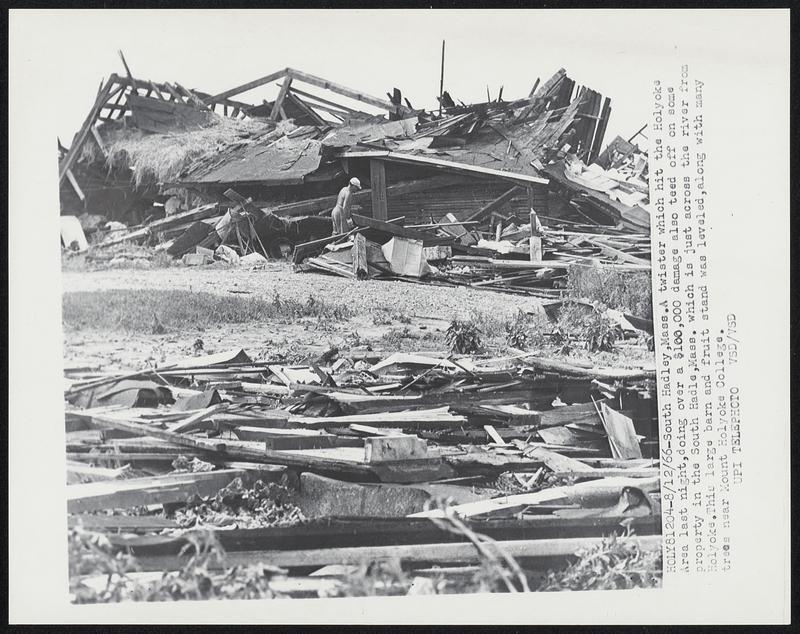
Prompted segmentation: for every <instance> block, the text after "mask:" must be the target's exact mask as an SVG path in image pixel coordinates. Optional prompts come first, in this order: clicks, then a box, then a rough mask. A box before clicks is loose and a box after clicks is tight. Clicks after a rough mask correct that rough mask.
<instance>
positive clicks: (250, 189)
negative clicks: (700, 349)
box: [59, 65, 661, 601]
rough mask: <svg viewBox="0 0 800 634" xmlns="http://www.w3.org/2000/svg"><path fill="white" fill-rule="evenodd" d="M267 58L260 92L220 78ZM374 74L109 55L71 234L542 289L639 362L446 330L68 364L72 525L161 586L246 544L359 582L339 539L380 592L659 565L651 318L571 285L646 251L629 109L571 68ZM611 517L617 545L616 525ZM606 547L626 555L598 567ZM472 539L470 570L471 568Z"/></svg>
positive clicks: (264, 556)
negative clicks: (582, 564) (600, 303)
mask: <svg viewBox="0 0 800 634" xmlns="http://www.w3.org/2000/svg"><path fill="white" fill-rule="evenodd" d="M126 70H127V65H126ZM275 82H277V83H278V85H279V86H280V88H279V92H278V96H277V98H276V99H275V100H274V101H271V102H263V103H261V104H248V103H246V102H244V101H240V100H239V99H241V98H242V97H241V95H242V94H244V93H246V92H247V91H249V90H252V89H254V88H257V87H259V86H264V85H267V84H271V83H275ZM314 89H316V90H317V91H318V92H317V93H315V92H312V91H313V90H314ZM319 91H327V92H326V93H325V95H324V96H323V95H321V94H318V93H319ZM387 97H388V99H383V98H377V97H373V96H370V95H366V94H364V93H362V92H360V91H358V90H354V89H351V88H348V87H346V86H342V85H340V84H337V83H334V82H331V81H328V80H326V79H323V78H319V77H316V76H313V75H310V74H308V73H304V72H301V71H297V70H294V69H291V68H287V69H283V70H281V71H278V72H276V73H272V74H270V75H267V76H265V77H261V78H259V79H256V80H254V81H252V82H249V83H247V84H245V85H242V86H238V87H236V88H232V89H231V90H227V91H225V92H223V93H220V94H216V95H212V94H209V93H206V92H202V91H200V90H189V89H186V88H184V87H183V86H181V85H180V84H177V83H172V84H170V83H162V84H159V83H155V82H152V81H146V80H141V79H135V78H134V77H133V76H132V74H131V73H130V72H129V71H128V72H127V73H126V76H125V77H120V76H117V75H112V76H111V78H109V80H108V81H107V82H106V83H105V84H103V85H102V86H101V88H100V91H99V93H98V95H97V99H96V101H95V104H94V106H93V108H92V109H91V111H90V112H89V115H88V116H87V118H86V121H85V122H84V125H83V126H82V127H81V129H80V130H79V132H78V134H77V135H76V137H75V139H74V140H73V142H72V144H71V146H70V148H69V149H66V148H60V169H59V175H60V178H61V179H62V180H61V194H62V196H61V201H62V242H63V245H64V249H65V252H66V253H67V256H69V254H70V253H72V252H74V251H77V252H81V253H84V254H85V255H86V257H87V258H91V259H94V260H96V261H109V260H112V263H113V261H115V260H118V259H125V257H126V253H125V251H124V249H125V247H126V245H131V244H134V243H138V244H140V245H147V246H149V247H152V248H153V249H154V250H155V251H162V252H165V253H166V254H168V255H169V256H171V257H172V258H174V261H175V263H176V265H186V266H203V265H206V264H211V263H212V262H217V263H220V262H224V263H226V264H227V265H230V266H236V267H248V268H258V267H259V266H261V265H262V264H263V263H264V262H266V260H267V259H268V258H273V259H291V261H292V263H293V270H294V272H295V273H296V274H298V275H300V274H303V273H304V272H315V273H322V274H326V275H337V276H341V277H345V278H348V279H355V280H361V279H366V278H373V279H384V280H393V281H402V282H413V283H419V284H435V285H449V286H454V285H456V286H469V287H471V288H476V289H483V290H487V291H495V292H504V293H515V294H523V295H528V296H534V297H541V298H544V299H546V300H548V301H547V303H544V304H543V310H544V312H545V313H546V316H547V318H548V319H550V320H551V321H552V322H553V323H554V324H555V323H557V322H558V320H559V315H560V313H562V312H567V311H573V312H575V311H577V312H582V311H583V312H585V313H587V314H589V315H591V316H593V317H597V316H598V315H599V316H600V317H602V319H604V320H611V321H612V322H613V326H614V332H615V333H616V334H615V337H617V336H618V340H619V341H620V342H623V343H625V342H627V343H629V344H632V345H633V346H638V348H640V349H641V351H642V353H643V354H642V356H641V357H638V358H636V359H635V362H636V365H637V366H638V367H631V363H626V364H625V367H607V366H606V365H603V364H602V363H601V362H598V363H589V362H585V361H580V360H576V359H565V358H563V357H558V358H556V357H555V356H546V355H543V354H542V353H541V351H530V350H519V349H514V347H512V349H511V350H509V351H507V354H505V355H503V356H497V355H487V354H483V355H481V354H478V352H477V351H476V350H474V349H470V346H469V345H466V344H463V342H462V343H458V344H457V345H453V346H451V351H450V354H449V355H447V354H442V355H438V356H437V355H432V354H407V353H402V352H397V351H391V350H371V349H361V350H356V349H351V350H347V351H345V350H342V351H339V350H333V349H332V350H331V351H330V354H327V353H326V354H325V355H323V356H322V357H320V358H317V359H314V360H309V362H308V363H305V364H302V365H296V364H288V363H286V362H285V361H284V360H282V359H280V358H273V359H268V360H255V359H254V358H253V357H251V356H250V355H248V353H247V352H246V351H245V350H243V349H234V350H229V351H226V352H223V353H218V354H213V355H207V356H200V352H202V351H201V350H198V355H197V356H195V357H192V358H189V359H184V360H182V361H178V362H176V363H173V364H169V365H166V366H163V367H158V368H143V369H141V370H140V371H137V372H133V373H119V372H110V373H109V372H97V371H94V370H92V369H87V368H74V369H71V370H70V371H69V372H68V376H67V377H66V379H67V389H66V391H65V401H66V403H67V415H66V426H67V455H68V460H69V462H68V473H69V476H70V478H71V482H72V484H71V486H70V488H69V500H68V511H69V513H70V525H71V526H72V527H73V528H77V527H80V528H81V530H88V531H96V532H100V533H103V534H104V535H105V536H106V543H105V546H104V548H105V549H106V550H107V552H106V555H108V557H117V558H119V557H121V555H122V553H127V554H128V555H132V556H134V557H135V558H136V561H137V562H138V564H137V565H138V572H136V573H130V575H134V576H135V575H140V576H139V577H136V578H137V579H143V580H146V581H147V582H148V583H149V582H153V583H161V584H162V590H163V584H164V583H165V580H168V579H173V577H169V576H168V575H164V576H162V572H163V571H170V574H172V575H178V576H179V577H180V576H181V575H188V574H192V575H195V574H196V572H187V571H196V569H197V566H198V561H200V560H202V569H203V571H204V572H203V574H205V575H208V581H207V582H208V583H210V584H212V586H214V587H216V585H219V586H220V587H222V586H224V585H225V584H227V583H228V582H227V581H226V579H228V580H229V579H230V577H229V576H228V577H226V576H225V575H226V574H228V573H225V572H224V569H226V568H227V567H229V566H231V565H240V566H246V565H248V564H253V563H258V564H259V565H262V566H265V568H263V569H262V570H261V571H260V572H259V575H260V576H259V579H261V581H260V582H259V583H261V584H262V585H259V586H258V588H259V589H258V590H252V594H249V595H247V596H292V597H307V596H330V595H337V594H357V593H358V592H364V589H363V588H361V590H358V589H354V587H353V584H354V582H353V578H354V575H356V573H357V569H358V566H359V565H362V564H364V563H365V562H379V563H381V562H383V563H384V564H385V562H386V561H388V560H397V561H400V562H402V566H401V567H399V568H397V569H395V570H393V571H392V572H391V574H389V573H387V572H386V570H383V569H381V567H380V566H377V567H374V568H370V569H369V570H370V571H371V572H369V574H367V573H364V570H363V569H362V570H361V572H360V573H358V574H362V575H363V574H367V576H368V577H369V582H370V584H373V585H374V587H375V588H377V587H379V586H380V587H382V588H384V590H383V591H378V590H375V593H387V594H392V593H395V594H397V593H400V594H406V593H411V592H458V591H464V590H465V588H468V587H470V588H471V587H477V586H480V587H481V588H483V589H499V590H504V591H512V592H513V591H523V590H530V589H573V588H575V589H585V587H582V586H580V583H582V582H579V581H575V582H574V583H573V581H569V580H567V578H566V577H563V576H556V577H553V576H552V575H551V576H548V573H547V571H548V570H550V569H552V568H554V567H555V568H557V569H563V568H564V566H565V565H566V563H567V562H574V557H573V555H574V554H575V553H576V551H577V550H579V549H589V550H591V549H596V548H599V549H600V551H601V554H602V557H600V558H599V559H601V560H602V561H601V563H599V564H598V563H596V562H595V563H593V564H591V565H592V566H595V567H594V568H593V570H594V572H592V575H594V574H596V572H597V566H600V567H603V579H604V581H603V582H602V583H600V582H598V585H597V587H604V588H610V587H633V586H644V585H652V584H651V583H650V582H651V581H652V579H651V578H650V577H652V576H653V575H655V576H658V573H660V569H659V571H658V572H656V573H654V572H653V570H654V567H653V566H652V565H651V564H652V562H653V561H654V560H655V558H657V556H658V555H657V553H658V552H659V548H660V536H659V535H660V526H661V510H660V489H659V484H660V480H659V460H658V457H659V445H658V426H657V404H656V392H655V369H654V365H653V364H652V361H651V359H650V358H649V357H647V358H646V359H644V360H643V359H642V357H644V356H646V354H647V345H646V343H643V342H648V343H651V342H652V332H653V326H652V316H651V314H650V312H649V310H633V309H631V310H610V309H608V308H606V307H597V306H595V305H592V304H591V303H589V302H580V301H575V300H574V298H573V299H571V300H570V301H569V302H566V301H565V300H566V296H565V289H566V287H567V284H568V278H569V275H570V271H573V272H574V270H576V269H582V270H585V271H588V272H592V273H598V272H599V273H604V272H612V273H614V274H628V273H631V274H642V273H644V274H646V275H649V271H650V238H649V226H650V224H649V223H650V221H649V218H650V214H649V211H648V185H647V178H648V166H647V155H646V153H645V152H644V151H642V150H641V149H640V148H639V147H638V146H637V145H636V144H635V143H634V142H633V141H635V139H636V137H637V136H639V135H641V133H642V130H640V131H639V132H637V134H636V135H634V137H632V138H630V139H628V140H625V139H622V138H619V137H617V138H615V139H614V140H612V141H611V143H608V144H606V145H604V137H605V131H606V127H607V125H608V120H609V117H610V114H611V102H610V99H609V98H608V97H604V96H602V95H600V94H599V93H597V92H595V91H593V90H592V89H590V88H588V87H584V86H579V85H577V84H576V82H575V81H574V80H572V79H570V78H569V77H568V76H567V74H566V72H565V71H564V70H563V69H561V70H559V71H558V72H557V73H555V74H554V75H553V76H552V77H550V78H549V79H547V80H546V81H544V82H542V83H540V82H539V81H538V80H537V81H536V83H535V84H534V86H533V88H532V90H531V91H530V93H529V94H528V96H526V97H522V98H519V99H514V100H511V101H507V100H504V99H503V96H502V91H500V94H498V95H497V97H496V98H495V99H491V98H487V101H486V102H484V103H479V104H471V105H467V104H463V103H456V102H455V100H454V99H453V98H452V97H451V96H450V95H449V94H448V93H447V92H442V94H441V96H440V108H438V109H436V110H434V111H426V110H423V109H416V108H414V106H413V105H412V103H411V102H410V101H409V100H408V99H406V98H403V96H402V93H401V92H400V90H398V89H394V90H393V91H392V92H391V93H389V94H387ZM487 97H488V95H487ZM342 98H347V99H348V100H350V101H351V102H352V101H355V102H358V103H362V104H364V105H365V106H368V107H369V109H370V110H374V109H379V110H382V111H383V113H384V114H381V115H375V114H370V113H368V112H363V111H360V110H358V109H355V108H353V107H351V106H347V105H343V104H342V103H341V100H342ZM353 177H356V178H358V179H359V180H360V181H361V182H362V183H365V184H367V183H368V186H367V187H364V189H362V190H361V191H358V192H355V193H354V194H353V200H354V205H353V221H354V224H353V228H352V230H351V231H349V232H347V233H344V234H339V235H332V223H331V219H330V216H329V213H330V211H331V209H332V207H333V206H334V204H335V201H336V193H337V192H338V191H339V189H340V188H341V187H342V186H343V185H346V184H347V182H348V181H349V179H351V178H353ZM120 249H121V250H120ZM133 257H137V258H141V257H142V255H141V253H140V252H137V254H136V255H135V256H133ZM286 270H287V271H288V270H289V269H288V265H286ZM648 289H649V284H648ZM648 303H649V295H648ZM565 308H566V310H565ZM448 332H449V331H448ZM453 332H454V340H456V341H457V340H458V338H459V336H463V333H462V334H461V335H459V333H458V332H457V329H456V330H454V331H453ZM467 338H468V337H467ZM615 340H616V339H615ZM467 343H468V342H467ZM568 343H569V342H568V341H567V340H566V339H565V341H564V343H563V346H562V347H563V348H564V349H566V347H567V346H568ZM462 344H463V345H462ZM514 345H515V346H516V344H514ZM519 345H520V347H524V346H523V344H522V343H520V344H519ZM509 346H510V347H511V344H509ZM613 346H614V342H613V341H611V343H609V342H607V341H605V340H602V341H599V342H598V343H597V347H596V350H605V351H608V350H609V349H611V348H613ZM461 348H463V349H461ZM650 349H652V348H650ZM603 359H604V360H606V361H607V358H605V357H604V358H603ZM628 361H630V360H628ZM130 472H135V473H136V475H137V476H139V477H132V478H129V477H127V475H126V474H129V473H130ZM445 499H449V502H444V501H443V500H445ZM208 527H211V528H215V529H219V530H218V531H217V533H216V536H215V537H214V538H213V543H214V544H215V546H214V548H216V547H217V546H219V547H220V548H221V549H223V550H224V551H225V552H226V553H227V554H226V557H227V558H226V559H225V560H224V562H223V561H222V560H220V561H212V559H211V558H209V557H207V556H206V555H207V553H206V555H203V556H202V557H201V556H200V555H201V554H200V550H201V548H200V547H199V546H198V543H199V542H198V541H197V540H198V539H199V538H197V537H195V536H193V535H194V533H192V532H191V531H193V530H196V529H198V528H208ZM621 527H625V529H624V530H623V529H621ZM223 529H224V530H223ZM631 530H633V531H634V532H635V533H636V535H637V536H638V537H639V539H638V541H636V542H635V545H631V544H630V543H628V542H619V543H618V542H614V541H612V542H611V545H610V546H609V543H608V542H607V538H608V536H609V535H611V534H616V533H620V532H625V531H631ZM76 535H77V536H74V538H75V539H76V540H77V542H78V545H77V546H76V547H77V548H79V549H83V550H84V551H86V550H91V548H92V547H93V546H92V544H91V543H90V542H88V541H86V539H85V538H84V537H82V535H83V533H77V534H76ZM204 539H206V538H204ZM81 540H84V541H81ZM203 543H204V544H206V546H207V545H208V542H203ZM192 544H194V546H195V548H196V549H197V552H196V553H195V555H194V556H191V553H187V546H190V545H192ZM204 548H205V547H204ZM609 549H610V550H609ZM92 552H93V553H94V551H92ZM204 552H205V551H204ZM95 554H96V553H95ZM603 558H605V559H603ZM117 560H118V559H117ZM117 560H114V561H117ZM592 561H594V560H592ZM517 562H519V564H520V565H521V566H522V568H520V567H519V566H518V565H517ZM603 562H605V563H603ZM631 562H633V563H632V564H631ZM642 562H646V564H647V565H646V566H644V567H643V568H642V569H641V570H640V569H638V568H636V566H638V565H640V564H642ZM623 564H624V566H628V565H633V566H634V569H635V572H633V573H631V572H630V570H631V568H629V567H625V570H624V572H620V573H619V574H617V573H616V572H614V570H617V568H615V566H617V565H620V566H623ZM381 565H383V564H381ZM642 565H644V564H642ZM487 567H488V568H490V569H491V570H492V571H493V573H492V574H493V575H494V576H493V577H492V581H491V582H488V585H487V583H483V582H481V583H479V584H477V586H475V585H474V584H473V585H470V584H471V583H472V582H471V581H470V582H469V583H467V582H466V581H465V579H469V580H474V579H476V578H478V577H480V575H484V574H485V573H486V569H487ZM267 568H268V569H269V570H268V571H267ZM523 569H524V570H523ZM115 570H117V572H116V573H115V574H117V575H118V576H117V577H116V578H115V581H114V584H116V585H114V586H113V588H114V589H112V590H110V589H109V588H112V584H111V581H110V580H111V578H112V577H111V576H110V575H108V576H106V577H104V578H100V579H98V578H94V579H91V578H87V575H85V574H84V575H83V576H81V574H80V570H78V569H77V568H76V573H75V575H73V576H74V579H73V580H74V581H75V585H74V586H73V592H74V598H75V600H87V601H97V600H111V599H109V598H108V597H117V600H118V599H119V597H121V596H122V597H126V598H131V597H133V596H134V595H136V592H134V591H132V590H130V589H125V588H123V586H124V585H125V584H126V583H128V581H129V580H130V579H131V578H133V577H132V576H130V575H129V573H128V572H120V571H119V570H118V569H115ZM375 570H378V573H375ZM381 570H382V571H381ZM231 574H232V573H231ZM126 575H128V576H126ZM148 575H150V576H148ZM152 575H155V577H154V576H152ZM356 576H357V575H356ZM156 577H157V578H158V579H160V581H157V580H156ZM574 577H575V578H578V577H580V574H579V573H578V572H576V573H575V575H574ZM181 578H183V577H181ZM481 578H482V577H481ZM214 584H216V585H214ZM381 584H383V585H381ZM387 588H388V589H387ZM420 588H422V589H420ZM153 592H155V594H150V595H143V596H158V597H161V595H160V594H158V592H161V590H159V591H158V592H156V591H153ZM115 593H116V594H115ZM136 596H139V595H136ZM170 596H171V597H172V598H176V596H175V594H174V593H172V594H171V595H170ZM235 596H237V597H239V596H244V595H238V594H237V595H235ZM177 598H204V596H201V595H196V596H195V595H191V596H189V595H184V594H182V595H180V596H179V597H177Z"/></svg>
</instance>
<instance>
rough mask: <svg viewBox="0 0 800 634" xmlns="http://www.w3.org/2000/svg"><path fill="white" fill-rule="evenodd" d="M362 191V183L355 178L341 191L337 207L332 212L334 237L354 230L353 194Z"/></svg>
mask: <svg viewBox="0 0 800 634" xmlns="http://www.w3.org/2000/svg"><path fill="white" fill-rule="evenodd" d="M359 189H361V181H360V180H358V179H357V178H355V177H353V178H351V179H350V183H349V184H347V185H346V186H345V187H342V189H341V190H340V191H339V196H337V198H336V206H335V207H334V208H333V211H332V212H331V219H332V220H333V235H338V234H340V233H347V232H348V231H350V229H352V228H353V219H352V218H351V217H350V205H351V203H352V200H353V198H352V196H353V192H357V191H358V190H359Z"/></svg>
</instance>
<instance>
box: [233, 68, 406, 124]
mask: <svg viewBox="0 0 800 634" xmlns="http://www.w3.org/2000/svg"><path fill="white" fill-rule="evenodd" d="M286 75H288V77H289V78H290V79H296V80H298V81H302V82H305V83H306V84H311V85H312V86H317V87H318V88H324V89H326V90H330V91H331V92H335V93H337V94H339V95H342V96H344V97H349V98H350V99H355V100H356V101H361V102H362V103H366V104H369V105H371V106H375V107H376V108H381V109H383V110H387V111H389V112H394V113H397V114H403V113H404V112H406V111H407V110H408V109H407V108H406V107H405V106H399V105H395V104H393V103H392V102H390V101H386V100H385V99H378V98H377V97H373V96H371V95H367V94H365V93H362V92H359V91H357V90H353V89H352V88H348V87H347V86H342V85H341V84H337V83H334V82H332V81H328V80H327V79H323V78H322V77H317V76H315V75H311V74H309V73H304V72H302V71H299V70H296V69H294V68H287V69H286ZM270 81H271V80H270ZM234 94H235V93H234Z"/></svg>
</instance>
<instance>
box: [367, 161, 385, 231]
mask: <svg viewBox="0 0 800 634" xmlns="http://www.w3.org/2000/svg"><path fill="white" fill-rule="evenodd" d="M369 180H370V188H371V194H372V217H373V218H375V220H383V221H384V222H385V221H387V220H388V219H389V205H388V201H387V198H386V167H385V165H384V164H383V162H381V161H376V160H374V159H373V160H371V161H370V162H369Z"/></svg>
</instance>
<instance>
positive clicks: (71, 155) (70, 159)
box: [58, 74, 118, 183]
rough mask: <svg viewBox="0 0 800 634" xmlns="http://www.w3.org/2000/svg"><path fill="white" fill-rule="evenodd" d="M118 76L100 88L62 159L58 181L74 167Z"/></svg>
mask: <svg viewBox="0 0 800 634" xmlns="http://www.w3.org/2000/svg"><path fill="white" fill-rule="evenodd" d="M117 80H118V77H117V75H116V74H112V75H111V76H110V77H109V78H108V81H106V83H105V85H104V86H103V87H102V88H101V89H100V92H99V93H98V94H97V98H96V99H95V102H94V105H93V106H92V109H91V110H90V111H89V114H88V115H87V116H86V119H85V120H84V122H83V125H81V128H80V130H78V134H76V135H75V139H74V140H73V141H72V145H71V146H70V148H69V151H68V152H67V154H66V156H64V159H63V160H62V161H61V164H60V165H59V166H58V182H59V183H61V181H62V180H64V177H65V176H66V174H67V170H68V169H69V168H71V167H72V164H73V163H74V162H75V159H76V158H77V157H78V153H79V152H80V149H81V147H82V146H83V142H84V141H85V140H86V137H87V136H88V135H89V130H90V128H91V127H92V126H93V125H94V123H95V121H96V120H97V116H98V115H99V114H100V111H101V110H102V109H103V106H104V105H105V103H106V101H107V100H108V99H109V98H110V96H111V94H112V92H111V91H112V87H113V85H114V84H115V83H117Z"/></svg>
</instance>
